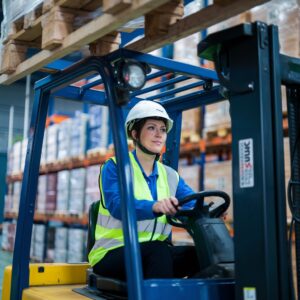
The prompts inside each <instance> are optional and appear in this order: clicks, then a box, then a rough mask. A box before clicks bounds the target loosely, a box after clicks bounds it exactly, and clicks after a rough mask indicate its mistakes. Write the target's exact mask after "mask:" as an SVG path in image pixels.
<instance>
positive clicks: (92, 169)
mask: <svg viewBox="0 0 300 300" xmlns="http://www.w3.org/2000/svg"><path fill="white" fill-rule="evenodd" d="M99 172H100V167H99V166H98V165H95V166H89V167H87V168H86V188H85V208H84V211H85V213H88V211H89V207H90V205H91V204H92V203H93V202H95V201H97V200H99V199H100V191H99V182H98V179H99Z"/></svg>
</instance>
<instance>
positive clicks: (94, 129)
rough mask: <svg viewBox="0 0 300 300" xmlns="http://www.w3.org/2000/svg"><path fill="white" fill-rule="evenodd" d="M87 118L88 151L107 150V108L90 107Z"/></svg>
mask: <svg viewBox="0 0 300 300" xmlns="http://www.w3.org/2000/svg"><path fill="white" fill-rule="evenodd" d="M89 116H90V118H89V149H98V148H99V149H102V150H105V149H107V147H108V141H109V112H108V107H107V106H99V105H91V106H90V107H89Z"/></svg>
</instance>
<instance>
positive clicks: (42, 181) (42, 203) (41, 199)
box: [36, 175, 47, 213]
mask: <svg viewBox="0 0 300 300" xmlns="http://www.w3.org/2000/svg"><path fill="white" fill-rule="evenodd" d="M46 199H47V175H40V176H39V180H38V191H37V198H36V211H37V212H39V213H45V212H46Z"/></svg>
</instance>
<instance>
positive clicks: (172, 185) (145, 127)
mask: <svg viewBox="0 0 300 300" xmlns="http://www.w3.org/2000/svg"><path fill="white" fill-rule="evenodd" d="M172 125H173V121H172V120H171V119H170V117H169V116H168V114H167V112H166V111H165V109H164V108H163V107H162V106H161V105H160V104H159V103H157V102H153V101H148V100H143V101H140V102H138V103H137V104H136V105H135V106H134V107H133V108H132V109H131V110H130V112H129V114H128V116H127V119H126V123H125V126H126V131H127V134H128V137H129V138H131V139H132V140H133V142H134V145H135V149H134V151H133V152H130V153H129V157H130V162H131V168H132V176H133V187H134V199H133V201H134V203H135V208H136V215H137V221H138V222H137V230H138V240H139V245H140V251H141V260H142V266H143V275H144V279H150V278H182V277H185V276H188V277H189V276H192V275H193V274H196V273H197V272H198V271H199V265H198V260H197V255H196V251H195V248H194V246H173V245H172V244H171V242H170V237H171V225H169V224H168V223H167V219H166V216H167V215H170V216H172V215H174V214H175V213H176V212H177V210H178V209H180V207H179V206H178V200H177V199H180V198H184V197H186V196H188V195H191V194H194V191H193V190H192V189H191V188H190V187H189V186H188V185H187V184H186V183H185V182H184V180H183V179H182V178H181V177H180V176H179V175H178V173H177V172H176V171H175V170H174V169H172V168H170V167H168V166H166V165H164V164H162V163H161V162H160V161H159V157H160V153H161V151H162V149H163V147H164V145H165V142H166V139H167V133H168V132H169V131H170V130H171V128H172ZM99 178H100V179H99V185H100V192H101V198H102V199H101V203H100V206H99V215H98V221H97V226H96V232H95V240H96V241H95V244H94V247H93V248H92V250H91V251H90V253H89V262H90V264H91V265H92V267H93V270H94V272H95V273H97V274H99V275H101V276H105V277H110V278H115V279H119V280H124V281H126V271H125V258H124V239H123V232H122V220H121V205H120V201H121V199H120V191H119V186H118V178H117V167H116V159H115V158H110V159H109V160H108V161H106V162H105V164H104V165H103V166H102V168H101V173H100V177H99ZM190 205H193V204H191V203H188V204H186V205H185V207H186V206H190Z"/></svg>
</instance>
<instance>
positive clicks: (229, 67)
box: [11, 22, 300, 300]
mask: <svg viewBox="0 0 300 300" xmlns="http://www.w3.org/2000/svg"><path fill="white" fill-rule="evenodd" d="M198 50H199V54H200V55H201V56H202V57H206V58H208V59H212V60H214V61H215V63H216V70H217V73H218V76H217V73H216V72H214V71H211V70H208V69H203V68H199V67H195V66H190V65H188V64H183V63H179V62H175V61H173V60H169V59H165V58H157V57H154V56H152V55H149V54H142V53H137V52H134V51H129V50H125V49H120V50H118V51H115V52H113V53H111V54H109V55H107V56H105V57H97V58H96V57H91V58H89V59H86V60H84V61H82V62H79V63H76V64H75V65H73V66H71V67H68V68H67V69H65V70H62V71H60V72H58V73H56V74H54V75H49V76H48V77H46V78H44V79H42V80H40V81H38V82H37V83H36V84H35V99H34V105H33V111H32V117H31V124H30V133H29V139H28V148H27V155H26V162H25V170H24V176H23V184H22V190H21V200H20V208H19V216H18V226H17V232H16V241H15V251H14V256H13V270H12V285H11V299H13V300H17V299H18V300H19V299H21V298H22V291H23V289H25V288H27V287H28V286H29V268H28V266H29V259H30V258H29V257H30V255H29V252H30V240H31V233H32V225H33V219H34V207H35V196H36V191H37V182H38V175H39V165H40V157H41V149H42V142H43V135H44V129H45V122H46V117H47V108H48V104H49V99H50V97H53V96H59V97H65V98H70V99H74V100H76V99H77V100H80V101H87V102H89V103H94V104H100V105H107V106H108V107H109V116H110V120H111V128H112V131H113V140H114V146H115V155H116V159H117V162H118V164H117V166H118V180H119V184H120V192H121V198H122V201H121V205H122V220H123V231H124V239H125V255H126V256H125V258H126V272H127V274H128V276H127V278H128V280H127V285H128V296H129V299H156V298H157V297H161V298H163V297H173V298H174V299H180V297H181V298H182V297H186V298H188V299H207V300H208V299H226V295H225V294H226V292H227V290H226V287H227V288H228V287H229V286H232V285H233V284H235V296H236V299H259V300H271V299H272V300H274V299H275V300H276V299H278V300H279V299H282V300H285V299H290V296H291V294H290V289H289V285H290V283H291V280H292V279H291V274H290V272H289V268H288V262H287V261H288V251H287V238H286V230H287V226H286V225H287V224H286V206H285V188H284V165H283V161H284V159H283V129H282V108H281V97H280V94H281V92H280V85H281V83H282V82H283V83H284V84H287V86H289V87H291V86H292V89H293V90H296V91H297V93H294V94H293V96H289V98H288V99H289V100H291V99H292V98H293V99H294V100H293V99H292V100H293V101H292V100H291V101H290V102H291V103H294V105H296V104H295V103H296V102H297V97H298V98H299V78H298V77H297V76H298V75H297V74H299V72H298V69H297V68H296V71H295V70H294V69H293V68H292V67H291V66H298V65H300V63H299V60H297V59H294V58H293V59H292V58H289V57H286V56H282V55H280V54H279V42H278V32H277V28H276V27H275V26H267V25H266V24H264V23H259V22H257V23H254V24H245V25H240V26H237V27H234V28H231V29H228V30H225V31H222V32H220V33H216V34H213V35H211V36H208V37H207V38H206V39H205V40H204V41H203V42H201V43H200V45H199V49H198ZM245 56H246V57H247V59H245ZM121 58H130V59H135V60H138V61H140V62H144V63H147V64H149V65H150V66H152V67H154V68H157V69H158V70H159V71H157V72H156V73H153V74H150V75H148V79H153V78H155V77H158V76H165V75H166V74H167V73H172V74H180V75H179V76H177V77H174V78H172V79H169V80H167V81H166V82H161V83H160V84H155V85H154V87H152V88H151V87H150V88H149V87H145V88H143V89H142V90H140V91H135V92H132V93H131V101H130V102H129V103H128V105H126V106H120V105H119V103H118V99H117V97H116V88H115V86H116V81H115V77H114V69H113V63H114V62H115V61H117V60H118V59H121ZM292 71H293V72H294V71H295V74H296V75H297V76H296V75H294V76H292V75H291V74H292V73H291V72H292ZM297 72H298V73H297ZM95 73H96V74H98V75H100V76H101V79H100V80H98V81H95V82H94V83H89V84H87V85H85V86H82V87H81V88H78V87H74V86H67V87H66V85H68V84H70V83H72V82H76V81H78V80H79V79H81V78H83V77H86V76H88V75H89V74H95ZM293 74H294V73H293ZM218 77H219V78H220V83H221V84H222V85H223V87H224V88H225V89H227V94H228V98H229V101H230V107H231V108H230V112H231V118H232V154H233V160H232V172H233V175H232V182H233V204H234V223H235V260H236V278H235V283H234V282H233V280H228V279H227V280H199V279H190V280H184V279H182V280H177V279H172V280H145V281H143V280H142V270H141V262H140V254H139V247H138V238H137V230H136V216H135V210H134V206H133V203H132V202H130V201H129V199H131V198H132V197H131V196H132V195H133V187H132V181H131V170H130V167H129V166H130V162H129V156H128V154H127V151H128V146H127V139H126V133H125V128H124V111H126V110H127V109H128V108H130V107H131V106H132V105H133V104H134V103H136V101H139V100H140V96H141V95H142V94H143V93H147V92H149V91H151V90H154V89H161V88H163V87H166V86H169V87H170V86H171V85H172V84H174V83H176V81H177V82H179V81H184V80H186V79H187V78H195V79H197V80H198V81H197V82H196V83H193V84H192V85H189V84H188V85H186V86H185V87H186V89H191V88H192V87H195V86H201V85H203V84H204V83H206V82H209V83H211V82H213V83H214V85H213V86H212V88H211V89H209V90H204V89H202V90H198V91H196V92H194V91H190V92H189V93H188V94H186V95H184V96H175V94H176V93H177V92H180V91H182V90H184V89H185V87H180V88H176V87H175V88H173V90H172V89H170V90H167V91H165V92H163V93H162V95H163V96H165V98H162V99H160V100H161V102H160V103H161V104H162V105H163V106H164V107H165V108H166V109H167V111H168V112H169V114H170V116H171V118H172V119H173V120H174V127H173V129H172V131H171V132H170V133H169V135H168V140H167V147H166V152H165V155H164V162H165V163H166V164H168V165H170V166H172V167H173V168H175V169H177V167H178V157H179V146H180V134H181V121H182V112H183V111H184V110H187V109H191V108H195V107H199V106H201V105H207V104H211V103H215V102H218V101H223V100H224V96H222V95H221V94H220V85H219V82H218V81H219V80H218ZM99 83H103V84H104V87H105V93H104V92H101V91H95V90H92V89H90V88H91V87H92V86H93V85H96V84H99ZM241 87H242V88H241ZM289 90H290V88H289ZM223 92H224V90H223ZM295 95H296V96H295ZM154 98H156V97H153V96H152V98H151V99H152V100H154ZM297 109H298V106H297ZM298 115H299V109H298V112H297V113H296V116H295V117H293V118H292V119H291V118H290V115H289V128H290V130H291V128H292V130H294V131H296V133H295V136H296V137H297V136H298V131H299V129H298V128H297V127H299V125H297V123H296V122H295V119H296V120H298V118H300V117H299V116H298ZM298 124H299V123H298ZM293 128H294V129H293ZM297 130H298V131H297ZM295 139H296V138H294V139H293V140H292V141H291V146H292V147H291V149H295V147H296V152H295V153H296V156H297V157H298V156H299V157H300V154H299V153H300V150H299V149H298V148H299V146H297V142H295ZM295 144H296V146H295ZM298 152H299V153H298ZM295 153H294V154H295ZM247 155H248V156H247ZM247 168H248V169H247ZM299 169H300V168H299ZM294 181H295V182H299V181H300V180H299V179H298V178H294ZM292 189H293V194H294V196H295V197H296V196H297V193H298V194H299V191H298V185H297V184H295V185H294V186H293V187H292ZM249 217H250V218H249ZM251 218H255V221H253V220H251ZM296 234H297V230H296ZM296 239H297V235H296ZM224 287H225V289H224ZM222 293H223V295H222ZM199 295H201V298H200V297H199ZM251 297H253V298H251Z"/></svg>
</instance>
